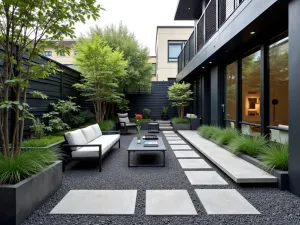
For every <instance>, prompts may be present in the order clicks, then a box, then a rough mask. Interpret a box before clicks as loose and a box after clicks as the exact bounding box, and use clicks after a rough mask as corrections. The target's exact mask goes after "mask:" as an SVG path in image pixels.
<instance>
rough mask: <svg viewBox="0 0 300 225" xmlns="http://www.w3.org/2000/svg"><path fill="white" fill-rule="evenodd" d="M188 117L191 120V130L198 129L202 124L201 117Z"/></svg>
mask: <svg viewBox="0 0 300 225" xmlns="http://www.w3.org/2000/svg"><path fill="white" fill-rule="evenodd" d="M186 118H187V119H188V120H189V121H190V124H191V130H197V129H198V128H199V127H200V125H201V119H200V118H189V117H186Z"/></svg>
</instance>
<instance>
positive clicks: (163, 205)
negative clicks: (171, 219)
mask: <svg viewBox="0 0 300 225" xmlns="http://www.w3.org/2000/svg"><path fill="white" fill-rule="evenodd" d="M146 215H197V212H196V209H195V207H194V205H193V202H192V200H191V198H190V196H189V193H188V192H187V190H147V191H146Z"/></svg>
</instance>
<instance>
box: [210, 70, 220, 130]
mask: <svg viewBox="0 0 300 225" xmlns="http://www.w3.org/2000/svg"><path fill="white" fill-rule="evenodd" d="M210 74H211V78H210V79H211V82H210V98H211V103H210V107H211V125H215V126H217V125H220V79H219V68H218V67H217V66H216V67H213V68H212V69H211V71H210Z"/></svg>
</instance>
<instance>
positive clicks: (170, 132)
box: [163, 131, 175, 134]
mask: <svg viewBox="0 0 300 225" xmlns="http://www.w3.org/2000/svg"><path fill="white" fill-rule="evenodd" d="M163 133H164V134H175V133H174V131H163Z"/></svg>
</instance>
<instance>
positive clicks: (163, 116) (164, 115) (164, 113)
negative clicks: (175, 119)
mask: <svg viewBox="0 0 300 225" xmlns="http://www.w3.org/2000/svg"><path fill="white" fill-rule="evenodd" d="M168 109H169V107H163V108H162V113H161V119H162V120H168V119H169V115H168Z"/></svg>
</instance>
